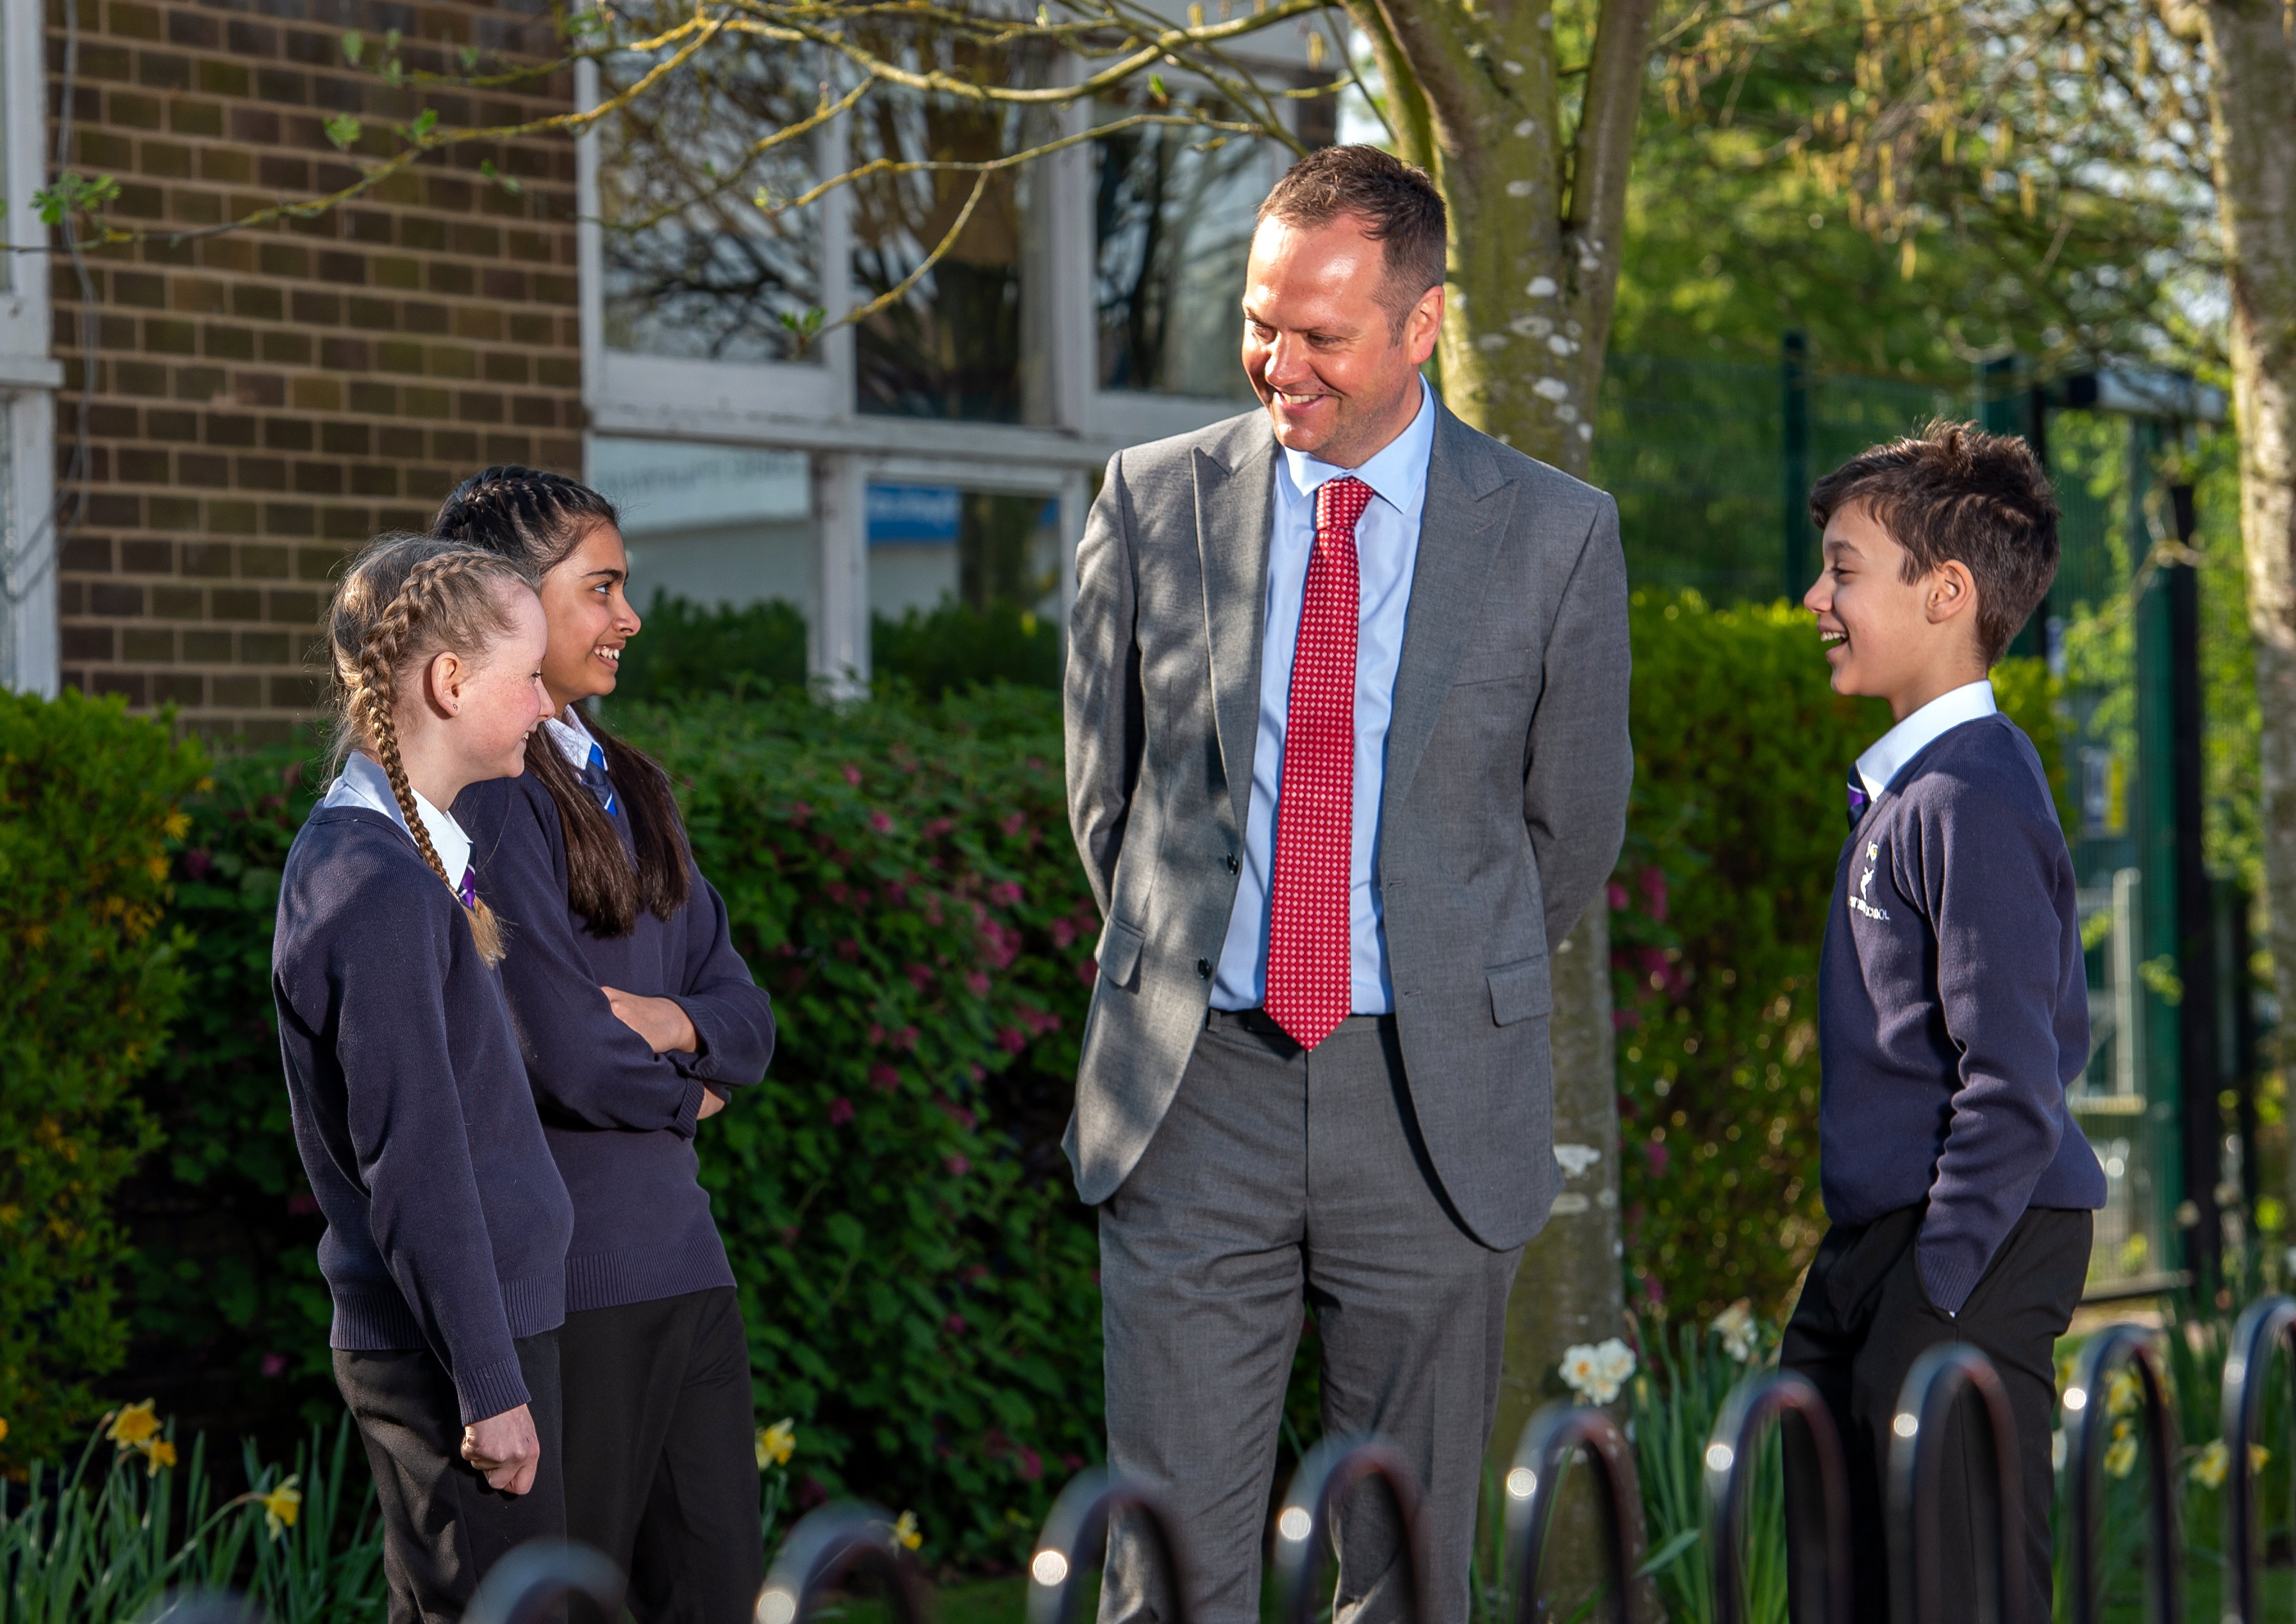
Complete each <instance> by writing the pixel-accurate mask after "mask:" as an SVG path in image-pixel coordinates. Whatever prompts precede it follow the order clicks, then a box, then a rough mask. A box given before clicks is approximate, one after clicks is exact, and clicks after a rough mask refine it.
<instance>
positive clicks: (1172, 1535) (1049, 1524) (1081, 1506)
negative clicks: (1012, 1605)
mask: <svg viewBox="0 0 2296 1624" xmlns="http://www.w3.org/2000/svg"><path fill="white" fill-rule="evenodd" d="M1127 1513H1128V1514H1130V1515H1133V1516H1136V1517H1138V1518H1139V1519H1140V1520H1141V1521H1142V1522H1144V1524H1145V1525H1146V1527H1147V1529H1148V1531H1149V1534H1150V1537H1151V1538H1152V1541H1153V1543H1154V1545H1155V1546H1156V1549H1157V1551H1158V1553H1159V1554H1160V1555H1161V1557H1162V1559H1163V1564H1164V1579H1165V1582H1166V1583H1167V1584H1169V1586H1170V1587H1171V1604H1170V1611H1169V1612H1167V1613H1166V1614H1165V1615H1164V1617H1165V1620H1166V1624H1188V1618H1189V1612H1188V1571H1187V1564H1186V1562H1185V1558H1184V1556H1183V1554H1182V1553H1181V1549H1180V1540H1179V1533H1178V1529H1179V1525H1178V1523H1177V1521H1175V1520H1174V1519H1173V1516H1172V1514H1171V1511H1170V1509H1169V1507H1168V1506H1167V1505H1165V1504H1164V1502H1163V1500H1162V1499H1161V1498H1160V1497H1158V1496H1157V1495H1155V1494H1154V1493H1152V1491H1150V1490H1149V1489H1144V1488H1143V1487H1141V1486H1140V1485H1139V1484H1137V1483H1134V1482H1131V1481H1129V1480H1127V1479H1124V1478H1121V1477H1118V1476H1117V1475H1115V1474H1114V1473H1112V1472H1109V1471H1108V1470H1106V1469H1105V1468H1095V1469H1094V1470H1092V1471H1090V1472H1084V1473H1082V1474H1081V1475H1079V1476H1078V1477H1076V1478H1074V1479H1072V1480H1070V1483H1069V1486H1068V1487H1067V1488H1066V1489H1062V1490H1061V1497H1060V1498H1059V1499H1057V1500H1055V1501H1054V1503H1053V1510H1052V1514H1051V1515H1050V1516H1048V1517H1046V1519H1045V1528H1044V1531H1043V1532H1042V1533H1041V1534H1039V1535H1037V1544H1036V1547H1035V1548H1034V1549H1033V1550H1032V1551H1031V1552H1030V1553H1029V1612H1028V1624H1071V1620H1072V1618H1073V1615H1074V1613H1075V1611H1076V1593H1077V1587H1078V1586H1079V1585H1080V1584H1081V1583H1082V1582H1083V1579H1084V1575H1085V1574H1086V1573H1087V1572H1088V1571H1090V1570H1091V1569H1092V1568H1093V1567H1094V1566H1095V1564H1099V1563H1103V1562H1105V1561H1106V1558H1107V1554H1108V1536H1109V1530H1110V1526H1111V1523H1112V1522H1113V1521H1114V1520H1115V1519H1116V1518H1117V1517H1118V1516H1120V1515H1124V1514H1127Z"/></svg>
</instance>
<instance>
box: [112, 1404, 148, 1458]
mask: <svg viewBox="0 0 2296 1624" xmlns="http://www.w3.org/2000/svg"><path fill="white" fill-rule="evenodd" d="M153 1403H154V1401H153V1400H152V1399H150V1398H146V1399H145V1400H143V1403H141V1404H131V1405H129V1406H128V1407H127V1408H126V1409H124V1410H122V1411H120V1412H119V1414H118V1415H114V1416H113V1417H112V1418H111V1426H109V1427H108V1428H106V1429H105V1430H104V1434H103V1435H104V1436H105V1437H106V1438H108V1439H111V1441H112V1442H113V1443H116V1444H118V1445H119V1447H120V1448H123V1449H140V1448H143V1445H144V1444H145V1443H146V1442H148V1441H149V1440H150V1439H154V1438H157V1437H158V1436H159V1435H160V1418H159V1417H158V1416H157V1415H153V1414H152V1406H153Z"/></svg>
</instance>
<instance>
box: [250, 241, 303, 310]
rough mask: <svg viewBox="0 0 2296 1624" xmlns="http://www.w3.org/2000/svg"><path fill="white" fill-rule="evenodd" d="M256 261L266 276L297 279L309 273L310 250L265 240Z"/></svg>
mask: <svg viewBox="0 0 2296 1624" xmlns="http://www.w3.org/2000/svg"><path fill="white" fill-rule="evenodd" d="M257 263H258V265H260V266H261V267H262V268H263V274H264V275H266V276H288V277H295V278H298V279H299V278H301V277H304V276H307V275H310V274H311V253H310V250H308V249H302V248H297V247H296V246H295V245H294V244H293V243H291V242H266V243H265V244H264V245H263V250H262V252H261V254H260V255H259V256H258V258H257ZM295 319H296V320H297V321H301V320H302V319H303V318H302V317H301V316H297V317H296V318H295Z"/></svg>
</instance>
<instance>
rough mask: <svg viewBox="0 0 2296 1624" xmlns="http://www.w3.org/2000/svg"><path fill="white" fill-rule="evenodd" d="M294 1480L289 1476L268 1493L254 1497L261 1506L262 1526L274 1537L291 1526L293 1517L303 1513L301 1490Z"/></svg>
mask: <svg viewBox="0 0 2296 1624" xmlns="http://www.w3.org/2000/svg"><path fill="white" fill-rule="evenodd" d="M295 1482H296V1480H295V1479H294V1478H289V1479H288V1480H286V1481H285V1482H283V1483H282V1484H280V1485H279V1487H278V1488H276V1489H273V1490H272V1491H271V1492H270V1493H269V1494H259V1495H258V1496H256V1497H255V1503H256V1504H257V1505H260V1506H261V1507H263V1526H264V1527H265V1528H266V1529H268V1530H270V1532H271V1537H272V1538H274V1539H276V1538H279V1537H280V1536H281V1535H282V1534H283V1533H285V1532H286V1531H287V1530H289V1529H291V1528H293V1527H294V1526H295V1519H296V1518H297V1517H299V1516H300V1515H302V1514H303V1491H302V1490H301V1489H298V1488H296V1487H295Z"/></svg>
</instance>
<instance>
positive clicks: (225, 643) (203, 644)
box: [183, 629, 232, 665]
mask: <svg viewBox="0 0 2296 1624" xmlns="http://www.w3.org/2000/svg"><path fill="white" fill-rule="evenodd" d="M231 645H232V634H231V633H229V632H225V631H208V630H204V629H202V630H198V631H186V632H184V635H183V647H184V659H185V660H201V661H204V662H207V663H211V664H216V665H220V664H223V663H224V662H225V661H226V660H230V658H231Z"/></svg>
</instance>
